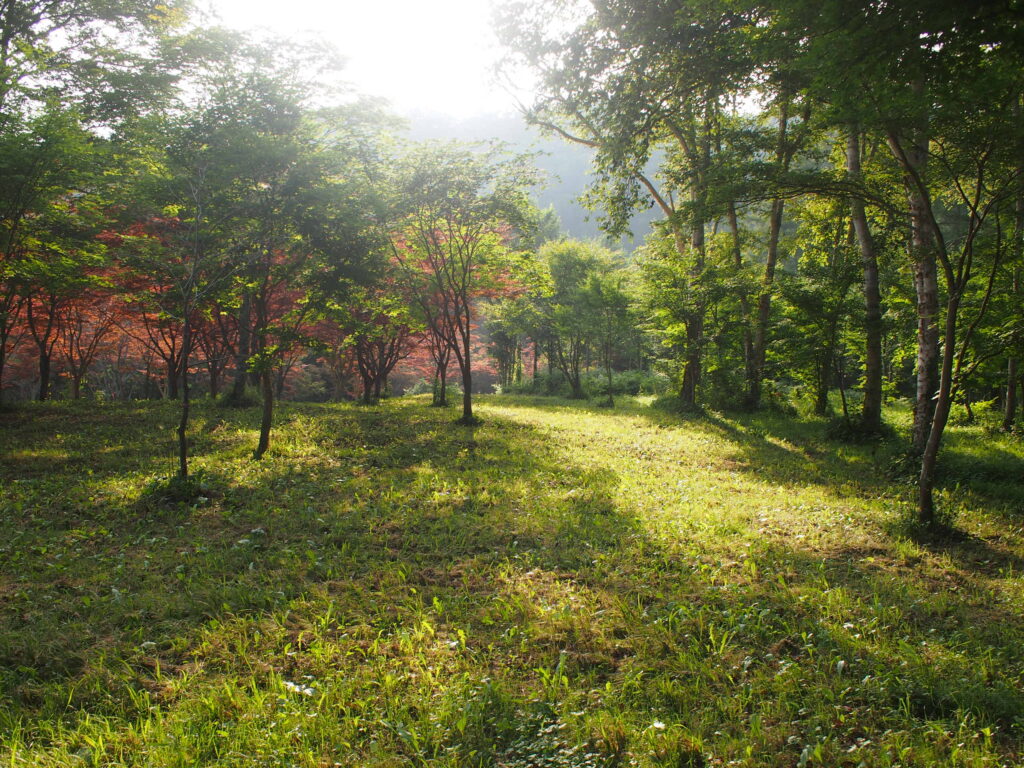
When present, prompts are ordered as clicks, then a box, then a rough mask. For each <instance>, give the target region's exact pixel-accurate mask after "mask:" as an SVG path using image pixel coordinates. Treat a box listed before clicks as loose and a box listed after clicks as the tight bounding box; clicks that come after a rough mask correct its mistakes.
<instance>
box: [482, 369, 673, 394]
mask: <svg viewBox="0 0 1024 768" xmlns="http://www.w3.org/2000/svg"><path fill="white" fill-rule="evenodd" d="M580 379H581V383H582V385H583V391H584V392H586V393H587V395H588V396H591V397H596V396H605V395H607V394H608V374H607V373H606V372H605V371H603V370H600V369H594V370H590V371H587V372H586V373H584V374H583V375H582V376H581V377H580ZM668 387H669V379H668V377H667V376H666V375H665V374H663V373H656V372H654V371H614V372H613V373H612V386H611V394H612V395H660V394H663V393H664V392H666V391H668ZM495 392H497V393H498V394H501V393H504V394H510V395H550V396H552V397H568V396H569V395H570V394H571V391H570V387H569V385H568V383H567V382H566V381H565V376H563V375H562V374H561V373H558V372H553V373H552V374H551V375H550V376H549V375H548V374H546V373H541V372H538V373H537V375H536V377H534V378H532V379H526V380H524V381H521V382H513V383H512V384H509V385H508V386H506V387H497V386H496V387H495Z"/></svg>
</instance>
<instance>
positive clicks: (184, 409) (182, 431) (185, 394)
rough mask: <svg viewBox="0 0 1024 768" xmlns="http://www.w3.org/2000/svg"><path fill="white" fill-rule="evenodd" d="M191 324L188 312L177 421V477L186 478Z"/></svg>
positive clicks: (183, 334)
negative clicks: (178, 417)
mask: <svg viewBox="0 0 1024 768" xmlns="http://www.w3.org/2000/svg"><path fill="white" fill-rule="evenodd" d="M191 344H192V325H191V323H190V322H189V317H188V313H186V314H185V322H184V323H183V330H182V334H181V420H180V421H179V422H178V477H180V478H181V479H182V480H187V479H188V441H187V440H186V434H187V432H188V417H189V410H190V408H191V402H190V401H189V388H188V361H189V357H190V356H191V351H192V350H191Z"/></svg>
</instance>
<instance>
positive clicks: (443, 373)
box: [433, 359, 448, 408]
mask: <svg viewBox="0 0 1024 768" xmlns="http://www.w3.org/2000/svg"><path fill="white" fill-rule="evenodd" d="M433 404H434V405H435V406H437V407H438V408H446V407H448V360H447V359H444V360H438V361H437V367H436V369H435V370H434V398H433Z"/></svg>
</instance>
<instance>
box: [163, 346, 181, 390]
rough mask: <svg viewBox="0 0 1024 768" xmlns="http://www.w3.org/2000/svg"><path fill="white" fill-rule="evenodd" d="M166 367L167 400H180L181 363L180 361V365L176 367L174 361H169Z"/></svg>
mask: <svg viewBox="0 0 1024 768" xmlns="http://www.w3.org/2000/svg"><path fill="white" fill-rule="evenodd" d="M183 354H184V353H183ZM166 367H167V399H168V400H177V399H178V376H179V375H180V371H179V367H180V361H179V363H178V365H175V363H174V360H173V359H171V360H168V361H167V362H166Z"/></svg>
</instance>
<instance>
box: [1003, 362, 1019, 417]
mask: <svg viewBox="0 0 1024 768" xmlns="http://www.w3.org/2000/svg"><path fill="white" fill-rule="evenodd" d="M1015 418H1017V358H1016V357H1013V356H1011V357H1010V359H1009V361H1008V362H1007V364H1006V407H1005V408H1003V431H1005V432H1009V431H1010V430H1011V429H1013V421H1014V419H1015Z"/></svg>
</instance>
